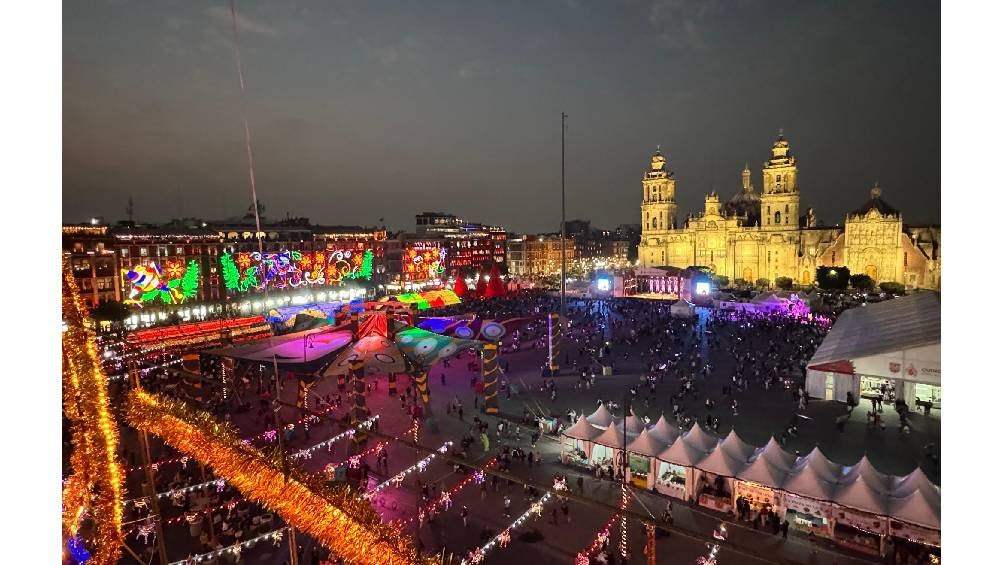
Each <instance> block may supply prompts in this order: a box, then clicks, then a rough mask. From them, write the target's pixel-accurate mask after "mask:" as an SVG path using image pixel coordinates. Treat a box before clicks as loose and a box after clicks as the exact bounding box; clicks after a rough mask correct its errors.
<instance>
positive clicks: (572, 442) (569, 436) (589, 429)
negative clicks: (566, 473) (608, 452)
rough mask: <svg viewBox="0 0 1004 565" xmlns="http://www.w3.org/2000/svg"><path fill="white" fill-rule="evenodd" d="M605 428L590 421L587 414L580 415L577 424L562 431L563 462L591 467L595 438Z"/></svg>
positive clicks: (575, 465) (581, 466)
mask: <svg viewBox="0 0 1004 565" xmlns="http://www.w3.org/2000/svg"><path fill="white" fill-rule="evenodd" d="M601 433H603V430H601V429H599V428H597V427H596V426H594V425H592V424H590V423H589V421H588V420H586V417H585V416H579V419H578V421H576V422H575V424H574V425H573V426H572V427H570V428H568V429H567V430H564V431H563V432H561V435H562V438H563V439H562V450H561V455H560V458H561V462H562V463H563V464H565V465H571V466H574V467H580V468H583V469H589V468H590V465H589V457H590V455H592V451H593V439H595V438H596V437H597V436H599V435H600V434H601Z"/></svg>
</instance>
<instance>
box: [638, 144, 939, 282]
mask: <svg viewBox="0 0 1004 565" xmlns="http://www.w3.org/2000/svg"><path fill="white" fill-rule="evenodd" d="M741 178H742V185H741V187H740V189H739V192H738V193H736V195H735V196H733V197H732V198H731V199H729V200H728V201H727V202H725V203H724V204H723V203H722V202H721V200H720V199H719V197H718V195H717V194H715V193H714V192H712V193H711V194H709V195H707V196H706V197H705V199H704V212H703V213H701V214H699V215H696V216H694V215H691V216H688V217H687V219H686V220H684V221H683V222H682V223H681V224H677V220H676V212H677V209H676V176H675V175H674V173H673V172H672V171H671V170H670V169H669V165H668V164H667V162H666V157H665V156H663V155H662V153H661V152H659V151H656V152H655V154H654V155H653V156H652V163H651V168H650V169H649V170H648V172H646V173H645V176H644V177H643V178H642V204H641V225H642V235H641V242H640V245H639V247H638V259H639V261H641V265H642V266H643V267H660V266H672V267H679V268H685V267H689V266H705V267H708V268H710V269H711V270H712V271H714V272H715V273H716V274H719V275H724V276H727V277H729V278H730V279H743V280H745V281H747V282H751V283H752V282H754V281H756V280H757V279H761V278H762V279H767V280H769V281H771V284H773V283H774V280H775V279H777V278H778V277H790V278H791V279H792V280H793V281H795V283H796V284H801V285H809V284H813V283H814V282H815V278H816V268H817V267H824V266H833V267H839V266H846V267H848V268H849V269H850V271H851V273H852V274H866V275H868V276H870V277H871V278H872V279H874V280H875V282H876V283H882V282H899V283H903V284H904V285H906V286H907V288H928V289H935V290H937V289H939V288H940V286H941V228H940V227H939V226H911V225H906V224H904V223H903V217H902V215H901V214H900V213H899V211H898V210H896V209H895V208H893V207H892V206H891V205H889V203H888V202H886V201H885V200H883V199H882V191H881V189H879V187H878V186H877V185H876V186H875V187H874V188H872V189H871V191H870V193H869V195H868V200H867V201H866V202H865V203H864V204H863V205H861V206H860V207H859V208H857V209H856V210H854V211H852V212H850V213H849V214H847V216H846V221H845V223H844V225H843V226H831V227H825V226H817V225H816V216H815V213H814V211H813V209H812V208H807V209H806V210H805V213H802V212H801V210H802V209H801V202H800V195H799V185H798V164H797V161H796V159H795V156H794V155H793V154H792V152H791V147H790V145H789V143H788V140H786V139H785V138H784V136H783V135H779V136H778V138H777V140H776V141H775V142H774V144H773V145H772V147H771V157H770V160H768V161H766V162H765V163H764V164H763V190H762V192H761V193H759V194H757V193H756V191H755V189H754V187H753V183H752V173H751V172H750V169H749V165H747V166H746V167H745V168H744V169H743V171H742V173H741Z"/></svg>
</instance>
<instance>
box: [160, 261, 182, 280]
mask: <svg viewBox="0 0 1004 565" xmlns="http://www.w3.org/2000/svg"><path fill="white" fill-rule="evenodd" d="M164 274H165V275H167V278H168V279H180V278H181V277H183V276H184V275H185V265H184V263H182V262H181V261H168V262H167V263H166V264H165V265H164Z"/></svg>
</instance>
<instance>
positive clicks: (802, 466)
mask: <svg viewBox="0 0 1004 565" xmlns="http://www.w3.org/2000/svg"><path fill="white" fill-rule="evenodd" d="M625 432H626V438H627V452H628V453H629V454H634V455H638V456H643V457H648V458H649V460H650V467H649V468H650V472H649V477H648V484H647V487H648V488H649V489H652V488H656V483H657V477H658V476H659V475H661V474H662V473H661V469H665V468H666V467H668V466H669V465H676V466H679V467H683V468H685V469H686V484H685V487H684V492H683V496H682V498H686V499H688V500H690V499H697V498H698V497H699V494H700V493H697V492H696V491H697V486H696V485H697V482H698V480H699V479H700V478H701V476H702V475H703V478H704V480H708V476H707V475H708V474H710V475H712V476H713V477H714V478H717V477H722V478H724V479H725V480H726V481H729V482H730V484H731V488H729V489H728V490H729V492H730V493H731V501H730V502H729V505H730V506H732V507H734V504H735V500H736V498H738V496H739V494H741V493H742V491H744V490H748V489H743V488H741V487H742V484H746V485H749V484H750V483H752V485H753V486H754V487H755V488H757V489H759V490H761V491H762V490H763V489H769V490H770V491H773V493H774V497H773V499H774V500H776V501H779V504H778V505H779V506H781V508H782V509H784V510H785V511H786V510H787V509H788V508H790V506H789V505H788V504H785V502H784V501H785V500H787V501H789V504H791V505H797V504H798V503H797V502H794V501H796V500H797V499H798V498H799V497H801V498H805V499H811V501H814V504H813V506H814V507H815V508H817V509H818V508H820V507H822V508H824V510H823V512H824V513H826V514H829V515H830V517H831V518H832V517H834V516H838V515H839V513H840V510H841V509H843V508H847V509H851V510H852V511H859V512H863V513H865V514H867V515H869V516H870V517H874V518H876V520H875V523H876V524H878V523H880V522H888V520H887V519H892V520H896V521H900V522H905V523H907V524H912V525H915V526H919V527H921V528H924V529H929V530H932V532H930V534H931V535H929V536H925V537H927V540H928V541H930V540H932V539H933V540H937V542H936V543H935V544H934V545H938V544H940V530H941V489H940V487H938V486H937V485H935V484H934V483H932V482H931V481H930V480H929V479H928V478H927V476H926V475H924V473H923V471H921V470H920V468H919V467H918V468H917V469H915V470H914V471H913V472H911V473H909V474H907V475H906V476H896V475H888V474H884V473H881V472H879V471H878V470H877V469H876V468H875V467H874V466H873V465H872V464H871V462H869V460H868V457H867V456H864V457H862V458H861V460H860V461H858V462H857V463H855V464H854V465H851V466H844V465H840V464H839V463H835V462H833V461H831V460H829V459H828V458H827V457H826V456H824V455H823V453H822V452H821V451H820V450H819V448H818V447H817V448H815V449H813V450H812V451H811V452H810V453H809V454H807V455H805V456H802V457H797V456H795V455H793V454H791V453H788V452H787V451H785V450H784V449H783V448H782V447H781V445H780V444H778V443H777V442H776V441H775V440H774V438H771V439H770V441H769V442H768V443H767V445H765V446H763V447H756V446H753V445H750V444H748V443H746V442H744V441H743V440H742V439H740V438H739V436H738V435H737V434H736V433H735V431H734V430H733V431H732V432H730V433H729V435H728V436H727V437H725V438H724V439H721V438H719V437H718V436H716V435H713V434H710V433H708V432H706V431H705V430H703V429H702V428H701V427H700V426H699V425H697V424H694V426H693V427H692V428H691V429H690V430H687V431H681V430H680V429H679V428H677V427H676V426H675V425H673V424H670V423H669V422H668V421H667V420H666V418H665V416H662V417H660V418H659V420H658V421H657V422H656V423H655V425H654V426H651V427H647V426H646V425H645V423H644V422H643V421H642V420H641V419H639V418H638V417H637V416H636V415H634V414H631V415H630V416H628V417H627V418H618V419H615V418H614V417H613V415H612V414H611V413H610V411H609V410H607V408H606V406H604V405H602V404H601V405H600V407H599V408H598V409H597V410H596V411H595V412H594V413H593V414H591V415H589V416H581V417H579V419H578V421H577V422H576V423H575V424H574V425H572V426H571V427H570V428H568V429H567V430H565V431H564V432H562V435H564V436H565V437H567V438H571V439H572V440H574V442H573V443H574V447H576V448H578V449H581V450H582V451H583V452H585V453H586V454H587V456H586V457H587V459H588V460H589V461H590V462H595V461H598V460H599V457H596V456H595V455H594V454H595V452H596V449H595V446H604V449H603V450H602V452H603V453H609V452H610V450H611V449H612V450H613V451H614V453H615V454H616V453H617V452H619V451H620V450H621V447H622V446H623V445H624V443H623V442H624V438H625ZM616 459H617V460H619V459H620V457H616ZM667 464H668V465H667ZM740 483H741V484H740ZM657 490H662V489H657ZM790 495H795V497H792V496H790ZM820 503H821V504H820ZM783 515H784V513H783V512H782V516H783Z"/></svg>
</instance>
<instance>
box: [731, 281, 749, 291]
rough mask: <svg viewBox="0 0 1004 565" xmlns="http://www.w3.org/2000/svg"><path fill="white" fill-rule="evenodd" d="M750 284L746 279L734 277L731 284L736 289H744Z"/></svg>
mask: <svg viewBox="0 0 1004 565" xmlns="http://www.w3.org/2000/svg"><path fill="white" fill-rule="evenodd" d="M749 285H750V283H749V281H747V280H746V279H735V280H734V281H732V286H733V287H734V288H737V289H740V290H741V289H744V288H746V287H748V286H749Z"/></svg>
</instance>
